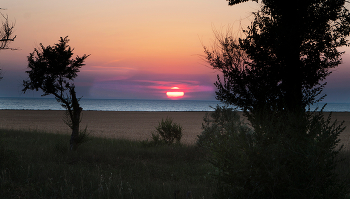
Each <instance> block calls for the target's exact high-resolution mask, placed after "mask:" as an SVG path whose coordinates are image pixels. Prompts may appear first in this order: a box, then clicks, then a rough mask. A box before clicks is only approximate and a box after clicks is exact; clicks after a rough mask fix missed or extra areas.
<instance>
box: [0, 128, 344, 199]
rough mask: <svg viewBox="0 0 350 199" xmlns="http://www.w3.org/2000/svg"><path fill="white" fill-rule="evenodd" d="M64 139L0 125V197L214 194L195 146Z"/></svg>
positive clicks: (207, 169) (341, 169) (341, 170)
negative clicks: (76, 143)
mask: <svg viewBox="0 0 350 199" xmlns="http://www.w3.org/2000/svg"><path fill="white" fill-rule="evenodd" d="M68 140H69V136H68V135H61V134H52V133H44V132H36V131H19V130H4V129H0V195H1V198H136V199H138V198H162V199H164V198H175V194H176V195H177V196H176V198H177V199H181V198H184V199H185V198H212V195H213V193H214V192H215V187H216V183H215V180H214V179H213V177H212V175H211V173H213V172H214V169H213V167H212V166H211V165H210V164H209V163H208V162H207V161H206V158H205V154H204V153H203V152H201V150H200V149H199V148H197V147H196V146H193V145H172V146H168V145H162V146H154V145H152V144H150V142H147V141H131V140H122V139H105V138H97V137H91V139H90V140H89V141H88V142H86V143H83V144H82V145H81V146H80V147H79V148H78V151H76V152H70V151H69V150H68ZM349 154H350V152H349V150H348V149H345V150H343V151H342V152H341V153H340V154H339V157H340V158H342V159H344V161H343V162H342V163H341V164H339V165H338V168H337V169H336V172H337V173H339V174H340V177H341V178H340V180H345V181H349V180H348V179H349V175H348V173H349V168H350V158H349ZM349 187H350V186H349Z"/></svg>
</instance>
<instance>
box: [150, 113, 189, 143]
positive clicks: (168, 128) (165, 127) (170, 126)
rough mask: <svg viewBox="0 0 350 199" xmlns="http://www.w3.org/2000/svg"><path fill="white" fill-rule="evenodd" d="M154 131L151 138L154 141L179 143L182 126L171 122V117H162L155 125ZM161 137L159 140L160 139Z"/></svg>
mask: <svg viewBox="0 0 350 199" xmlns="http://www.w3.org/2000/svg"><path fill="white" fill-rule="evenodd" d="M156 133H157V134H153V133H152V139H153V141H154V142H156V143H160V142H165V143H166V144H172V143H174V141H176V143H180V140H181V137H182V126H181V125H180V124H177V123H173V119H172V118H168V117H167V118H166V119H165V120H163V119H162V121H161V122H159V125H158V126H157V127H156ZM160 138H161V140H160Z"/></svg>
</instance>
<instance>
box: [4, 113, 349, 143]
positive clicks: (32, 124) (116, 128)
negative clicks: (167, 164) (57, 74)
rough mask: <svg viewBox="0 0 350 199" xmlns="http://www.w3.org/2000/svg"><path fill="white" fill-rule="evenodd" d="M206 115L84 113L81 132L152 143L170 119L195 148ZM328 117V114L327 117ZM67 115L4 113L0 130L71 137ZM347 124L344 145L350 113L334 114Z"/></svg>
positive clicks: (333, 116)
mask: <svg viewBox="0 0 350 199" xmlns="http://www.w3.org/2000/svg"><path fill="white" fill-rule="evenodd" d="M205 113H206V112H191V111H188V112H142V111H83V114H82V122H81V125H80V128H81V129H82V130H83V129H84V128H85V127H86V126H87V130H88V133H90V135H92V136H98V137H106V138H125V139H131V140H146V139H149V140H150V139H151V133H152V132H155V127H156V126H158V123H159V122H160V121H161V120H162V119H165V118H167V117H170V118H172V119H173V122H175V123H178V124H180V125H181V126H182V127H183V136H182V139H181V142H182V143H185V144H193V143H195V142H196V139H197V135H199V134H200V133H201V131H202V129H201V127H202V123H203V117H204V116H205ZM325 114H328V113H325ZM64 117H65V111H54V110H0V128H2V129H16V130H17V129H22V130H38V131H45V132H48V133H64V134H70V133H71V131H70V129H69V127H68V126H67V125H66V124H65V123H64V121H63V119H64ZM335 119H336V120H338V121H345V123H344V126H348V127H349V128H346V129H345V131H344V132H342V134H341V135H340V139H341V142H342V143H344V144H345V145H348V143H349V141H350V139H349V138H350V112H334V113H332V120H335Z"/></svg>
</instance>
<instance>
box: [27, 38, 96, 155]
mask: <svg viewBox="0 0 350 199" xmlns="http://www.w3.org/2000/svg"><path fill="white" fill-rule="evenodd" d="M68 42H69V39H68V36H66V37H65V38H62V37H61V39H60V40H59V43H58V44H55V45H54V46H47V47H44V46H43V45H42V44H40V47H41V49H40V50H39V49H36V48H35V49H34V52H33V53H30V55H29V56H28V68H29V69H30V70H28V71H26V73H27V74H28V75H29V79H28V80H26V81H23V86H24V89H23V90H22V91H23V92H26V91H27V90H28V89H29V90H36V91H38V90H39V89H41V90H42V91H43V92H44V94H43V96H46V95H54V96H55V98H56V100H57V101H58V102H59V103H61V106H62V107H64V108H65V109H66V110H67V113H68V116H69V121H67V122H66V123H67V124H68V126H69V127H70V128H71V129H72V134H71V139H70V146H71V150H76V148H77V145H78V143H79V123H80V115H81V111H82V108H81V107H80V105H79V100H80V98H77V97H76V92H75V86H74V83H73V81H74V78H76V77H77V75H78V74H77V73H78V72H79V69H80V68H81V67H82V66H84V65H85V64H83V63H84V61H85V59H86V58H87V57H88V56H89V55H85V54H84V55H83V56H82V57H79V56H77V57H76V58H75V59H72V56H73V49H71V47H70V46H69V45H68V44H67V43H68Z"/></svg>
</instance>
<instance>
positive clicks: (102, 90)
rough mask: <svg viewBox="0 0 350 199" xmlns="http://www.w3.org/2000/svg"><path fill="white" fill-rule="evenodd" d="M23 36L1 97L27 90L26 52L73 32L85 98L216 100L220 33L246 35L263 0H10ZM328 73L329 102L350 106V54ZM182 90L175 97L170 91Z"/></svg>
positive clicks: (2, 58)
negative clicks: (235, 1)
mask: <svg viewBox="0 0 350 199" xmlns="http://www.w3.org/2000/svg"><path fill="white" fill-rule="evenodd" d="M0 7H1V8H5V9H6V10H3V11H2V13H3V14H5V15H8V17H9V20H10V21H12V22H15V29H14V34H15V35H17V37H16V39H15V41H14V42H12V43H11V44H10V47H12V48H17V49H18V50H14V51H12V50H2V51H1V52H0V68H1V71H2V77H3V79H2V80H1V81H0V97H40V95H41V94H42V93H41V92H36V91H27V92H26V93H25V94H23V93H22V92H21V90H22V88H23V86H22V82H23V80H25V79H27V75H26V73H25V71H26V70H27V64H28V63H27V56H28V55H29V53H31V52H33V50H34V48H38V47H39V44H40V43H42V44H43V45H44V46H48V45H54V44H55V43H58V40H59V39H60V37H65V36H68V38H69V39H70V42H69V45H70V46H71V47H73V48H74V51H73V53H74V55H79V56H82V55H83V54H89V55H90V56H89V57H88V58H87V59H86V61H85V64H86V65H85V66H83V67H82V68H81V70H80V72H79V74H78V77H77V78H76V79H75V85H76V90H77V95H78V96H83V97H84V98H99V99H156V100H163V99H169V100H170V99H181V100H215V90H216V88H215V86H214V82H215V81H216V75H217V74H218V71H215V70H213V69H212V68H210V66H209V65H208V64H207V63H206V62H205V60H204V59H203V56H204V50H203V46H208V47H210V46H212V45H213V43H214V41H215V34H214V32H219V33H222V34H226V32H227V31H232V32H233V33H239V32H241V30H242V29H245V28H246V27H247V26H248V25H249V24H250V22H251V20H252V19H253V17H252V14H251V13H252V12H254V11H257V10H259V7H260V6H259V4H257V3H255V2H247V3H243V4H240V5H236V6H228V2H227V1H225V0H133V1H120V0H99V1H97V0H84V1H83V0H73V1H72V0H60V1H56V0H50V1H48V0H31V1H27V0H3V1H1V4H0ZM342 50H344V51H346V53H345V54H344V55H343V63H342V64H341V65H340V66H339V67H338V68H337V69H335V70H334V71H333V74H332V75H331V76H329V77H328V78H327V82H328V85H327V87H326V89H325V93H326V94H327V95H328V96H327V98H326V99H325V101H326V102H339V103H342V102H349V103H350V78H349V77H350V67H349V66H350V53H348V52H347V51H348V50H349V49H348V48H343V49H342ZM169 92H176V93H183V94H184V95H183V96H181V97H177V98H173V97H171V96H169V95H167V93H169Z"/></svg>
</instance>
